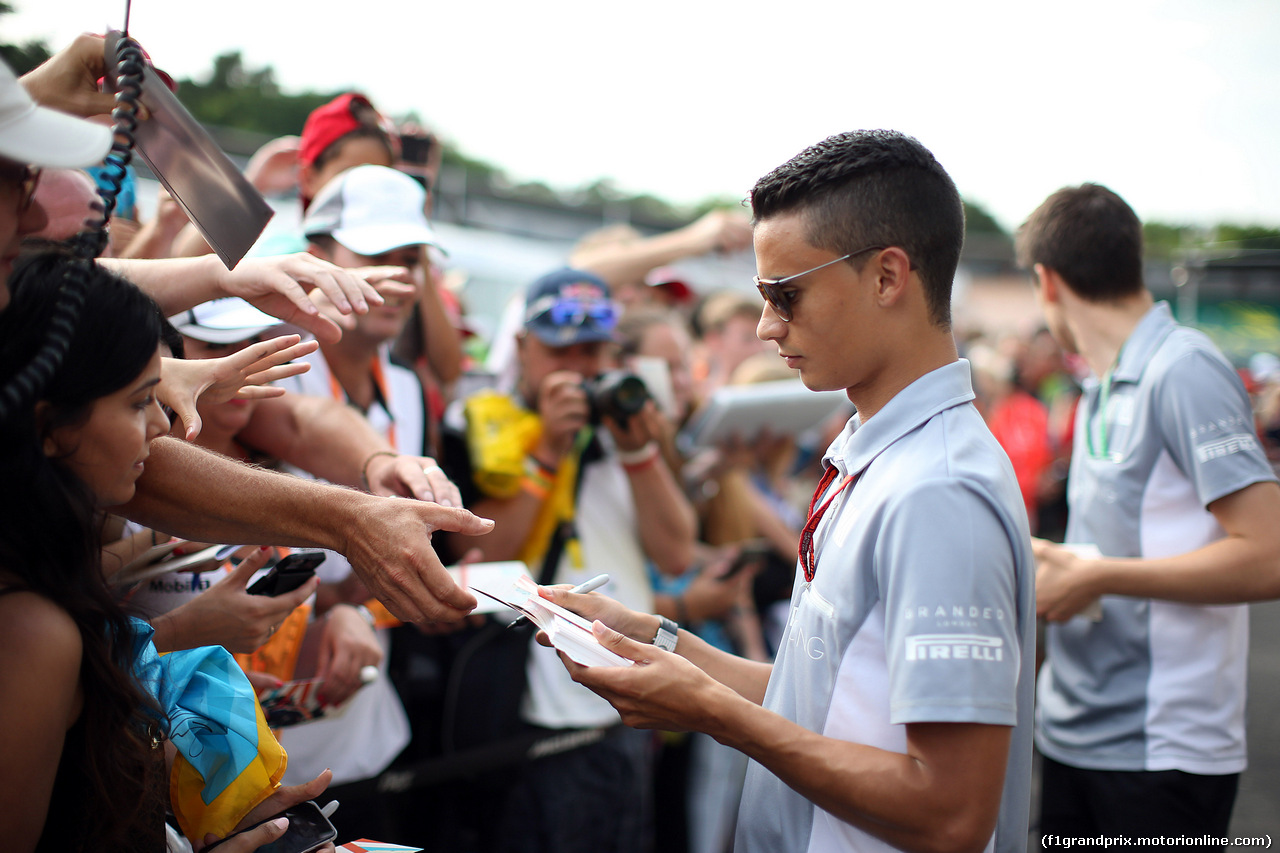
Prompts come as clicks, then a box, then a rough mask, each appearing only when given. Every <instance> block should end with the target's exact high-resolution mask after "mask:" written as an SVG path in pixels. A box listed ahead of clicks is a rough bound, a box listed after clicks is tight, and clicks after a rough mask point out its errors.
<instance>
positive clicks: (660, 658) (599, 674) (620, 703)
mask: <svg viewBox="0 0 1280 853" xmlns="http://www.w3.org/2000/svg"><path fill="white" fill-rule="evenodd" d="M591 627H592V631H593V633H594V634H595V636H596V639H597V640H599V641H600V645H602V646H604V647H605V648H606V649H609V650H610V651H612V652H615V653H617V654H619V655H622V656H623V657H625V658H628V659H630V660H633V661H635V662H636V663H635V665H634V666H582V665H581V664H578V663H575V662H574V661H573V660H571V659H570V658H569V656H568V655H566V654H565V653H564V652H560V660H561V661H562V662H563V663H564V666H565V668H566V669H567V670H569V675H571V676H572V677H573V680H574V681H576V682H578V683H579V684H581V685H583V686H585V687H587V688H589V689H590V690H591V691H592V692H593V693H595V694H596V695H598V696H600V697H601V698H602V699H604V700H605V701H607V702H608V703H609V704H610V705H612V706H613V707H614V708H615V709H616V710H617V711H618V713H619V714H620V715H621V716H622V722H623V723H625V724H626V725H628V726H631V727H632V728H637V729H661V730H662V731H669V732H680V731H701V732H709V731H710V729H711V728H712V727H714V723H715V721H714V720H713V719H712V718H711V716H710V715H709V714H708V713H707V709H708V708H709V707H710V706H711V705H712V703H711V702H710V701H709V699H710V694H711V693H714V692H716V691H726V692H727V693H732V691H730V690H729V688H727V687H725V686H724V685H723V684H720V683H719V682H718V681H716V680H715V679H713V678H712V677H711V676H709V675H707V674H706V673H705V672H703V671H702V670H700V669H698V667H696V666H694V665H693V664H692V663H690V662H689V661H687V660H685V659H684V658H682V657H680V656H679V655H677V654H673V653H671V652H666V651H663V650H662V649H659V648H658V647H657V646H653V645H650V644H648V643H640V642H637V641H635V640H633V639H631V638H629V637H626V636H624V635H622V634H620V633H618V632H617V631H615V630H613V629H612V628H609V627H608V626H606V625H605V624H604V623H603V622H599V621H596V622H594V623H593V624H592V626H591ZM735 695H736V694H735Z"/></svg>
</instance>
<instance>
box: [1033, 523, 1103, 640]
mask: <svg viewBox="0 0 1280 853" xmlns="http://www.w3.org/2000/svg"><path fill="white" fill-rule="evenodd" d="M1031 550H1032V553H1033V554H1034V555H1035V558H1036V614H1037V615H1039V616H1043V617H1044V618H1045V619H1048V620H1049V621H1050V622H1065V621H1066V620H1068V619H1070V618H1071V617H1072V616H1075V615H1076V614H1077V613H1079V612H1080V611H1082V610H1084V609H1085V608H1086V607H1088V606H1089V605H1090V604H1092V603H1093V602H1094V601H1095V600H1097V598H1098V595H1099V592H1098V591H1097V590H1095V589H1094V588H1093V580H1094V577H1093V572H1092V571H1091V570H1090V563H1092V562H1094V561H1093V560H1088V559H1085V558H1084V557H1080V556H1077V555H1076V554H1074V553H1072V551H1071V549H1069V548H1064V547H1062V546H1061V545H1057V544H1055V543H1053V542H1050V541H1048V540H1047V539H1035V538H1033V539H1032V540H1031Z"/></svg>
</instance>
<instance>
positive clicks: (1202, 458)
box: [1196, 433, 1258, 463]
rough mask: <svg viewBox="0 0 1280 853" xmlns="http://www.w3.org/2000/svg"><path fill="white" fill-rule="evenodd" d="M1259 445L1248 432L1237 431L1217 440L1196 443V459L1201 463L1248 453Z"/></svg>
mask: <svg viewBox="0 0 1280 853" xmlns="http://www.w3.org/2000/svg"><path fill="white" fill-rule="evenodd" d="M1257 447H1258V442H1257V440H1255V439H1254V437H1253V436H1252V435H1249V434H1248V433H1235V434H1233V435H1228V436H1226V437H1225V438H1220V439H1218V440H1216V441H1207V442H1205V443H1204V444H1199V445H1196V460H1197V461H1198V462H1201V463H1205V462H1209V461H1211V460H1213V459H1221V458H1222V457H1223V456H1230V455H1231V454H1233V453H1247V452H1251V451H1253V450H1255V449H1257Z"/></svg>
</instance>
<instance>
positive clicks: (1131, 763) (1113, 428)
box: [1018, 184, 1280, 849]
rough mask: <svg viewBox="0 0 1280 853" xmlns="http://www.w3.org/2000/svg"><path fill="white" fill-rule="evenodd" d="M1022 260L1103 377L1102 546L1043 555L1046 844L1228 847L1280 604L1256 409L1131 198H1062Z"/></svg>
mask: <svg viewBox="0 0 1280 853" xmlns="http://www.w3.org/2000/svg"><path fill="white" fill-rule="evenodd" d="M1018 250H1019V260H1020V262H1021V263H1022V264H1024V265H1025V266H1026V267H1028V268H1030V269H1032V270H1033V271H1034V279H1035V284H1036V294H1037V297H1038V299H1039V301H1040V304H1041V308H1042V309H1043V310H1044V314H1045V319H1046V320H1047V323H1048V326H1049V329H1050V330H1051V331H1052V333H1053V335H1054V337H1055V338H1057V340H1058V342H1059V343H1060V344H1062V346H1063V347H1064V348H1065V349H1066V350H1067V351H1069V352H1074V353H1078V354H1079V355H1080V356H1081V357H1082V358H1083V359H1084V361H1085V362H1086V363H1087V364H1088V365H1089V367H1090V369H1091V370H1092V372H1093V374H1094V378H1093V379H1092V380H1091V381H1090V382H1089V383H1088V384H1086V387H1085V393H1084V396H1083V397H1082V399H1081V401H1080V406H1079V409H1078V412H1077V416H1076V427H1075V445H1074V448H1073V453H1072V460H1071V473H1070V479H1069V487H1068V502H1069V505H1070V512H1071V514H1070V519H1069V522H1068V527H1067V542H1068V543H1071V545H1075V546H1088V547H1087V548H1080V547H1076V548H1072V547H1065V548H1064V547H1059V546H1055V545H1052V544H1050V543H1048V542H1039V541H1037V542H1036V543H1035V548H1036V558H1037V561H1038V564H1039V565H1038V574H1037V580H1036V584H1037V590H1036V601H1037V609H1038V611H1039V612H1040V613H1041V614H1043V615H1045V616H1046V617H1047V618H1048V619H1049V620H1050V621H1051V622H1053V623H1055V624H1052V625H1050V627H1049V630H1048V635H1047V636H1048V651H1047V661H1046V663H1045V666H1044V669H1043V670H1042V671H1041V673H1040V687H1039V710H1038V712H1037V729H1036V734H1037V744H1038V746H1039V747H1040V750H1041V752H1043V753H1044V755H1045V756H1046V762H1045V769H1044V789H1043V790H1044V793H1043V797H1042V803H1043V809H1042V810H1043V817H1042V820H1041V826H1040V829H1041V832H1043V833H1046V834H1062V835H1064V836H1066V835H1074V836H1081V835H1094V834H1099V833H1101V834H1112V835H1129V836H1151V835H1186V836H1192V837H1202V836H1204V835H1212V836H1216V837H1221V838H1225V837H1226V835H1227V828H1228V825H1229V822H1230V818H1231V808H1232V805H1233V803H1234V801H1235V793H1236V785H1237V782H1238V780H1239V774H1240V772H1241V771H1242V770H1244V767H1245V756H1246V752H1245V738H1244V713H1245V676H1246V656H1247V654H1248V642H1249V626H1248V610H1247V608H1246V607H1245V606H1244V605H1243V604H1241V603H1240V602H1247V601H1256V600H1259V599H1264V598H1272V597H1275V596H1277V595H1280V524H1278V523H1277V519H1280V488H1278V487H1277V485H1276V482H1275V477H1274V476H1273V474H1272V471H1271V467H1270V465H1268V464H1267V460H1266V458H1265V457H1264V455H1263V453H1262V450H1261V448H1260V446H1259V444H1258V441H1257V439H1256V436H1255V432H1254V425H1253V415H1252V412H1251V410H1250V406H1249V398H1248V395H1247V394H1246V392H1245V389H1244V386H1243V384H1242V383H1241V381H1240V378H1239V377H1238V375H1237V374H1236V372H1235V370H1233V369H1232V367H1231V364H1230V363H1229V362H1228V361H1227V360H1226V359H1225V358H1224V357H1223V356H1222V354H1221V353H1219V352H1218V350H1217V349H1216V348H1215V347H1214V346H1213V344H1212V343H1210V341H1209V339H1208V338H1207V337H1205V336H1204V335H1203V334H1201V333H1200V332H1197V331H1194V330H1192V329H1188V328H1185V327H1182V326H1179V325H1177V324H1176V323H1174V321H1173V318H1172V315H1171V314H1170V311H1169V306H1168V305H1167V304H1165V303H1159V304H1157V303H1155V302H1154V300H1153V299H1152V297H1151V294H1150V293H1149V292H1148V291H1147V289H1146V287H1145V286H1144V284H1143V279H1142V224H1141V223H1140V222H1139V221H1138V217H1137V216H1136V215H1135V214H1134V212H1133V210H1132V209H1130V207H1129V206H1128V205H1127V204H1126V203H1125V202H1124V200H1123V199H1121V198H1120V197H1119V196H1117V195H1116V194H1115V193H1113V192H1111V191H1110V190H1108V189H1106V188H1105V187H1101V186H1097V185H1095V184H1085V185H1083V186H1079V187H1069V188H1066V189H1062V190H1059V191H1058V192H1056V193H1054V194H1053V195H1051V196H1050V197H1049V198H1048V199H1047V200H1046V201H1045V202H1044V203H1043V204H1041V205H1040V207H1039V208H1037V209H1036V211H1035V212H1034V213H1032V214H1031V217H1030V218H1029V219H1028V220H1027V222H1026V223H1025V224H1024V225H1023V226H1022V228H1021V229H1020V231H1019V234H1018ZM1093 548H1096V549H1097V550H1096V551H1095V552H1093V554H1092V555H1089V554H1088V551H1089V550H1092V549H1093ZM1099 553H1100V554H1101V555H1102V556H1101V557H1100V558H1098V554H1099ZM1099 598H1101V610H1100V615H1099V612H1097V611H1096V610H1095V612H1093V613H1092V614H1090V613H1089V610H1094V608H1091V607H1090V605H1091V604H1092V603H1093V602H1095V601H1097V600H1098V599H1099ZM1082 611H1083V613H1082ZM1209 846H1211V847H1216V848H1217V849H1222V848H1221V845H1209Z"/></svg>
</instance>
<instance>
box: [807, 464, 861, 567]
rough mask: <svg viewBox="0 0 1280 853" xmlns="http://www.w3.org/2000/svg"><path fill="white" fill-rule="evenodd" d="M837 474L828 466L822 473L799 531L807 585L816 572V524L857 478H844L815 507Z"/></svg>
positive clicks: (852, 475)
mask: <svg viewBox="0 0 1280 853" xmlns="http://www.w3.org/2000/svg"><path fill="white" fill-rule="evenodd" d="M838 473H839V471H837V470H836V467H835V466H834V465H831V466H829V467H828V468H827V470H826V471H824V472H822V479H821V480H819V481H818V488H816V489H814V491H813V500H811V501H809V520H808V521H806V522H805V523H804V529H803V530H801V531H800V548H799V551H800V566H801V568H803V569H804V579H805V581H806V582H808V583H812V582H813V576H814V575H815V574H817V572H818V556H817V554H816V553H814V548H813V534H814V533H815V532H816V531H817V529H818V523H819V522H820V521H822V516H824V515H826V512H827V508H828V507H830V506H831V502H832V501H834V500H835V499H836V496H837V495H839V494H840V493H841V492H843V491H844V490H845V487H846V486H848V485H849V484H850V483H852V482H853V481H854V480H856V479H857V477H858V475H857V474H850V475H849V476H847V477H845V478H844V479H843V480H842V481H841V482H840V485H839V486H836V488H835V491H833V492H832V493H831V494H830V495H829V496H828V497H827V499H826V500H825V501H823V502H822V505H821V506H817V504H818V499H819V498H821V497H822V495H823V493H824V492H826V490H827V488H828V487H830V485H831V483H832V481H833V480H835V478H836V474H838ZM815 506H817V509H816V510H815V509H814V507H815Z"/></svg>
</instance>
